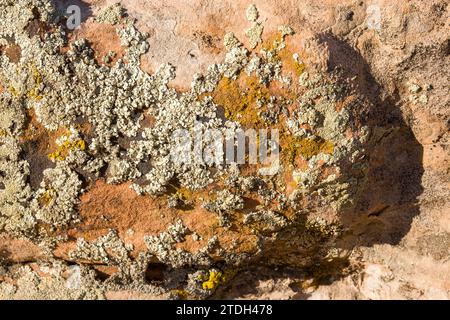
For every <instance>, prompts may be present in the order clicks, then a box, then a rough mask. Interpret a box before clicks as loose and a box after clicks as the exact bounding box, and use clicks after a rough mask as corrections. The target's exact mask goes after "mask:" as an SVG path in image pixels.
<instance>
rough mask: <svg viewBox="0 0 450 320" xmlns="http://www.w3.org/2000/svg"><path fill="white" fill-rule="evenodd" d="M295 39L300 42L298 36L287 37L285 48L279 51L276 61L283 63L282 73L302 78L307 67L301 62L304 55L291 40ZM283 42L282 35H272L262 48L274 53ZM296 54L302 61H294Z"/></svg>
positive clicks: (285, 38)
mask: <svg viewBox="0 0 450 320" xmlns="http://www.w3.org/2000/svg"><path fill="white" fill-rule="evenodd" d="M293 37H294V38H295V40H296V42H298V41H299V39H298V37H297V36H295V35H294V36H285V37H284V40H285V47H284V48H282V49H280V50H278V51H277V53H276V57H275V59H279V60H280V61H281V63H282V72H283V73H286V74H291V75H293V76H296V77H298V76H300V75H301V74H302V73H303V72H304V71H305V69H306V65H305V64H304V63H303V62H301V56H302V55H303V53H302V52H301V50H300V49H299V48H298V46H296V45H295V44H294V42H293V41H292V40H291V39H292V38H293ZM281 41H282V36H281V34H280V33H272V34H270V35H269V36H268V37H267V40H265V41H264V42H263V45H262V48H263V49H265V50H267V51H274V50H275V49H276V48H277V47H278V45H279V44H280V43H281ZM294 53H297V54H298V55H299V57H300V60H299V61H297V60H296V59H294Z"/></svg>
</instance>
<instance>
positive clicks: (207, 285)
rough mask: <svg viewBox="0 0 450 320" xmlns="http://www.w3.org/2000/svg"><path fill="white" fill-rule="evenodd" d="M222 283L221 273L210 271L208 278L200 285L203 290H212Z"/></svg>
mask: <svg viewBox="0 0 450 320" xmlns="http://www.w3.org/2000/svg"><path fill="white" fill-rule="evenodd" d="M222 282H223V274H222V272H221V271H210V272H209V278H208V280H206V281H205V282H203V283H202V288H203V290H214V289H216V288H217V287H218V286H219V284H221V283H222Z"/></svg>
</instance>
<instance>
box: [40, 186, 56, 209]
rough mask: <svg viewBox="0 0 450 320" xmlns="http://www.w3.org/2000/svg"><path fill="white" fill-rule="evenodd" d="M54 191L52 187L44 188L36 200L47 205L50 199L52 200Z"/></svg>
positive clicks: (42, 204)
mask: <svg viewBox="0 0 450 320" xmlns="http://www.w3.org/2000/svg"><path fill="white" fill-rule="evenodd" d="M54 193H55V191H54V190H53V189H50V190H46V191H45V192H44V193H43V194H42V195H41V196H40V197H39V199H38V202H39V204H40V205H41V206H48V205H49V204H50V203H51V202H52V200H53V196H52V194H54Z"/></svg>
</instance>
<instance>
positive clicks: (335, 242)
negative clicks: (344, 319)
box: [0, 0, 450, 299]
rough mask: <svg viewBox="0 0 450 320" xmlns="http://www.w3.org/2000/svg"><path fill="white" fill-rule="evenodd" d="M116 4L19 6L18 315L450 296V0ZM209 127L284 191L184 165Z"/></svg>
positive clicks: (5, 294)
mask: <svg viewBox="0 0 450 320" xmlns="http://www.w3.org/2000/svg"><path fill="white" fill-rule="evenodd" d="M117 2H118V1H102V0H100V1H74V2H71V1H56V0H55V1H53V2H52V3H53V5H50V2H48V1H25V0H23V1H17V2H15V1H7V0H1V1H0V15H1V16H2V19H1V21H2V23H1V26H0V53H1V56H0V66H1V71H0V99H1V100H0V108H1V121H0V128H1V129H0V140H1V141H0V142H1V149H0V160H1V161H0V173H1V180H0V181H1V185H2V188H0V189H1V191H0V192H1V195H0V298H1V299H21V298H29V299H33V298H34V299H36V298H59V299H105V298H106V299H167V298H172V299H173V298H177V299H184V298H236V299H238V298H247V299H248V298H249V299H449V298H450V260H449V257H450V201H449V199H450V152H449V148H450V135H449V133H450V101H449V87H448V85H449V78H450V60H449V53H450V42H449V41H450V39H449V36H450V32H449V30H450V28H449V27H450V14H449V10H450V9H449V8H448V3H447V2H446V1H427V2H424V1H395V2H393V1H387V0H386V1H382V0H378V1H334V0H327V1H321V2H317V1H312V0H311V1H302V2H301V3H299V2H298V1H287V0H286V1H220V2H217V1H201V0H193V1H180V0H171V1H165V2H164V3H163V2H160V1H146V0H139V1H137V0H122V1H120V3H121V6H117V5H114V4H115V3H117ZM72 3H76V4H78V5H79V6H80V7H81V9H82V10H81V11H82V25H81V27H80V28H79V29H77V30H74V31H70V30H67V29H65V28H64V23H65V20H64V18H63V17H61V12H64V10H65V8H66V7H67V5H68V4H72ZM253 4H254V6H253ZM14 5H15V6H16V7H17V8H18V9H17V10H16V9H11V7H12V6H14ZM53 6H54V8H56V10H54V9H52V8H53ZM24 8H26V9H24ZM18 12H20V13H21V17H22V18H21V19H17V22H14V23H16V24H18V25H19V26H20V27H18V28H15V29H14V28H13V27H11V26H7V25H6V24H11V22H12V21H16V20H14V19H16V18H17V14H18ZM23 12H24V14H22V13H23ZM55 17H59V18H57V19H55ZM8 19H10V20H8ZM133 19H135V20H133ZM9 28H11V29H9ZM17 30H19V31H17ZM11 35H13V36H11ZM50 35H51V36H50ZM29 39H31V40H29ZM83 39H86V40H87V41H85V40H83ZM258 57H259V59H258ZM168 63H169V64H170V65H168ZM52 66H55V67H54V68H53V69H52ZM211 66H212V67H211ZM111 97H113V98H111ZM111 99H113V100H111ZM260 105H262V107H260ZM177 108H178V109H177ZM258 108H260V110H259V109H258ZM193 114H194V115H197V116H199V117H201V118H202V119H206V120H205V126H209V127H213V128H216V129H219V130H222V131H226V130H228V129H229V127H230V126H242V127H243V128H253V127H254V128H257V129H259V128H266V127H269V128H277V129H280V130H281V139H280V145H281V164H280V167H281V168H282V171H281V174H278V175H276V176H275V177H274V178H270V179H269V178H264V177H261V176H260V175H258V169H260V168H259V167H256V168H254V167H251V166H243V167H241V168H240V169H239V170H237V169H236V168H235V167H234V166H229V167H225V168H218V169H216V168H213V169H214V170H213V169H212V168H207V169H208V170H205V168H203V167H202V168H197V167H183V168H181V169H180V168H177V167H175V166H172V165H171V164H170V165H169V164H168V163H169V162H167V161H166V158H165V154H164V152H167V148H166V146H167V145H169V144H170V142H169V141H168V140H165V139H166V136H165V133H166V132H168V131H170V130H174V129H177V128H187V129H189V130H191V129H192V121H193V120H192V118H190V117H191V116H192V115H193ZM180 119H181V120H180ZM183 121H184V122H183ZM155 124H156V125H155ZM155 128H156V129H155ZM158 128H162V129H161V130H160V129H158ZM317 137H319V139H317ZM161 163H162V164H161ZM216 170H217V171H218V172H219V173H220V174H218V175H217V176H214V175H213V173H214V174H216ZM211 179H212V181H211Z"/></svg>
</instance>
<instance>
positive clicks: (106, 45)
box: [70, 21, 125, 65]
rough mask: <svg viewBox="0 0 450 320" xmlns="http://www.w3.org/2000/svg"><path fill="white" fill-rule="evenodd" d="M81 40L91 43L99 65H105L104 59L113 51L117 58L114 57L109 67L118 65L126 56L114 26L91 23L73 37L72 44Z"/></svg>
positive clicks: (86, 24)
mask: <svg viewBox="0 0 450 320" xmlns="http://www.w3.org/2000/svg"><path fill="white" fill-rule="evenodd" d="M100 31H101V32H100ZM81 38H84V39H86V40H88V41H89V43H90V44H91V47H92V49H93V50H94V52H95V59H96V61H97V62H98V63H99V64H104V62H103V58H104V57H106V56H107V55H108V53H109V52H110V51H113V52H114V53H115V56H114V57H112V60H111V62H110V63H108V65H112V64H114V63H116V62H117V60H118V59H122V58H123V56H124V55H125V48H124V47H122V46H121V45H120V38H119V36H118V35H117V32H116V27H115V26H113V25H109V24H103V23H96V22H92V21H89V22H87V23H85V24H83V27H82V28H80V29H79V30H77V31H76V32H74V33H73V34H72V35H71V38H70V42H73V41H75V40H78V39H81Z"/></svg>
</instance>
